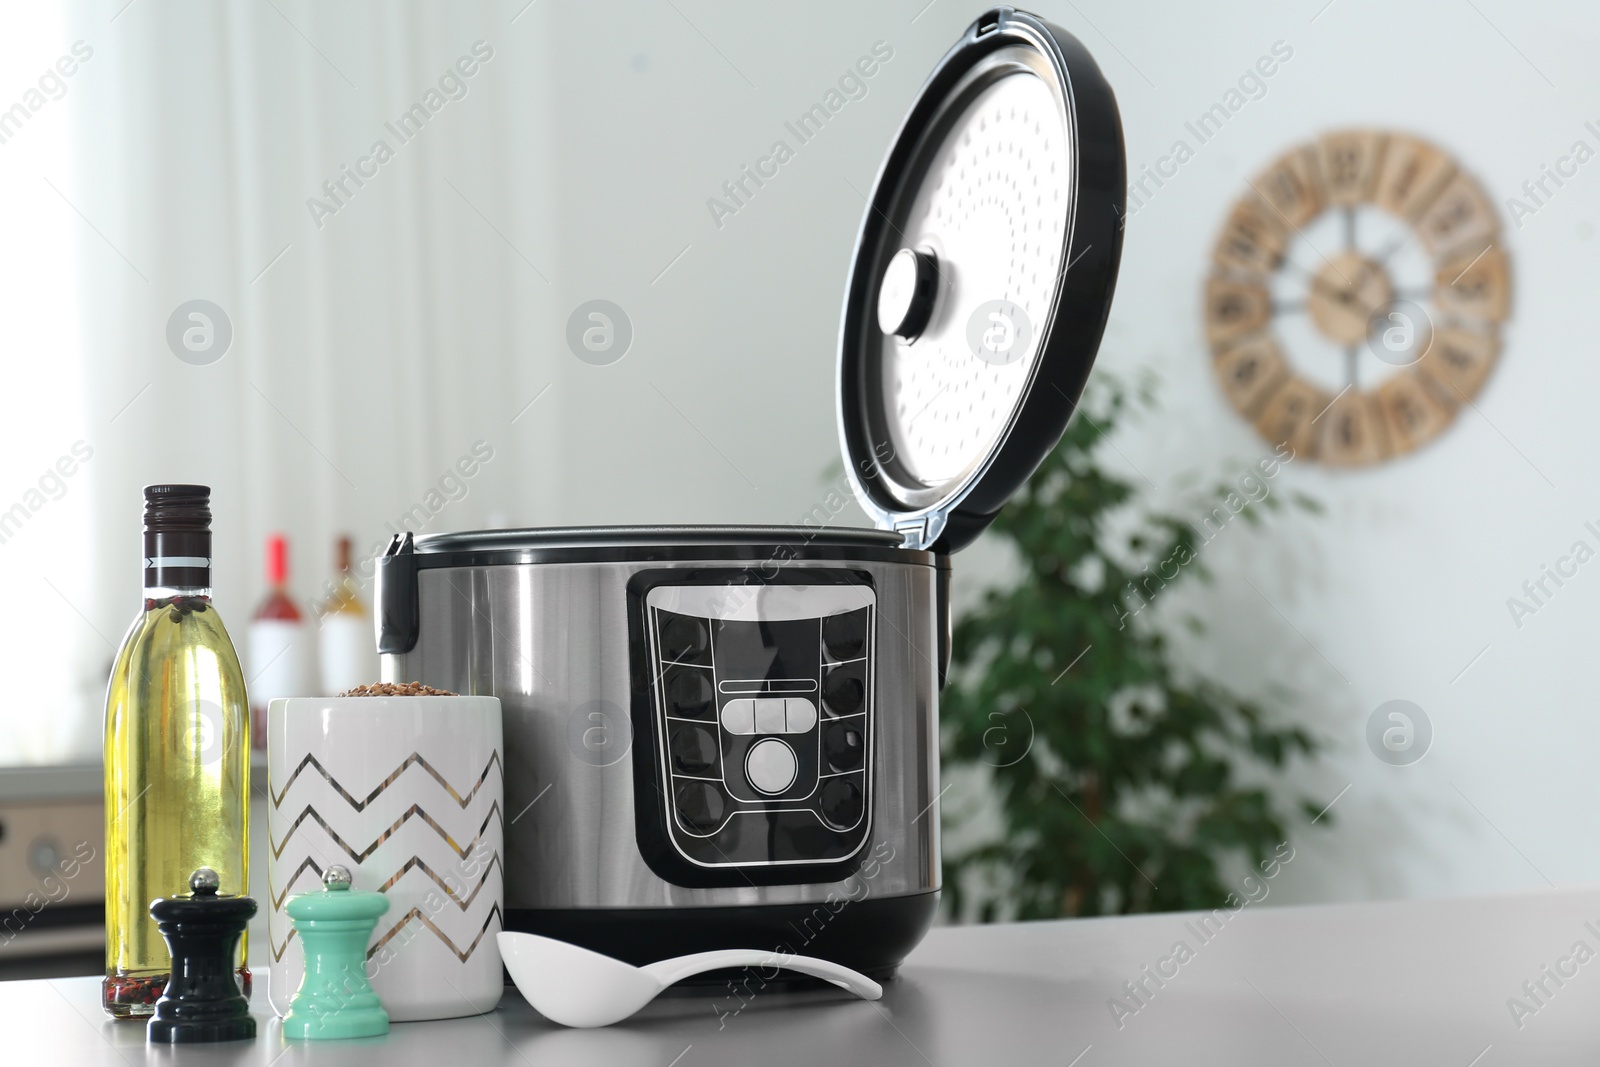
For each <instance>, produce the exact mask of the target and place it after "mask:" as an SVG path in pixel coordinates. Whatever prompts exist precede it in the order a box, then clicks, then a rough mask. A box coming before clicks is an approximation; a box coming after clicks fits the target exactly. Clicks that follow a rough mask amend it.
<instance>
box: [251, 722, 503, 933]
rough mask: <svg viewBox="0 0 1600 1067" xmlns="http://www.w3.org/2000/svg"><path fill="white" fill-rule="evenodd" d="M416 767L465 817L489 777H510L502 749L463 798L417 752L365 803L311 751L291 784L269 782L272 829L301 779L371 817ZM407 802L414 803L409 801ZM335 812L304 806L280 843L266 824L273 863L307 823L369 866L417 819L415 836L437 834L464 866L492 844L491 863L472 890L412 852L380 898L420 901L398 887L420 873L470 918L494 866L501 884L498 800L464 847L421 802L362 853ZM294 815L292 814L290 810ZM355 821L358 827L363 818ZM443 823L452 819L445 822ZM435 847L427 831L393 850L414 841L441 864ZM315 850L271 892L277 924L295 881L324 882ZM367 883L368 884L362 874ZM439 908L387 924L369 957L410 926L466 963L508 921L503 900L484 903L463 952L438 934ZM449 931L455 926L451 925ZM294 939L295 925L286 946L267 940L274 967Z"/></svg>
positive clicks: (320, 855)
mask: <svg viewBox="0 0 1600 1067" xmlns="http://www.w3.org/2000/svg"><path fill="white" fill-rule="evenodd" d="M402 751H403V750H402ZM412 767H417V768H419V769H420V771H421V772H422V773H424V774H426V775H428V776H429V777H431V778H432V779H433V780H434V781H435V782H437V783H438V785H439V786H440V788H442V789H443V790H444V792H445V794H446V795H448V796H449V797H450V799H451V800H453V801H454V802H455V804H456V805H457V806H458V808H459V810H461V811H463V812H464V811H466V810H467V808H468V807H469V806H470V805H471V804H472V803H473V801H474V800H476V799H477V798H478V797H479V796H480V794H482V793H483V791H484V788H485V786H486V784H487V783H488V780H489V775H490V773H491V772H494V771H498V772H499V774H500V775H501V778H502V780H503V779H504V776H505V765H504V762H503V761H502V759H501V757H500V753H499V751H494V752H492V753H491V754H490V756H489V760H488V762H487V763H485V764H484V767H483V771H482V773H480V774H479V775H478V777H477V780H476V781H475V782H473V783H472V786H471V788H470V789H468V790H466V792H465V793H463V792H461V791H459V790H457V789H456V788H455V787H454V786H453V785H452V784H451V783H450V782H449V780H448V779H446V778H445V776H444V775H442V774H440V773H439V771H438V770H437V769H436V768H435V767H434V766H433V765H432V764H430V763H429V762H428V760H427V759H426V758H425V757H424V756H422V755H421V753H419V752H412V753H411V755H409V756H407V757H406V758H405V759H404V760H402V761H401V762H400V764H399V766H397V767H396V768H395V769H394V770H393V771H392V772H391V773H390V774H389V775H388V776H387V777H386V778H384V779H383V781H381V782H379V783H378V785H377V786H376V788H374V789H373V790H372V791H371V792H370V793H367V794H366V795H365V796H364V797H357V796H356V795H355V794H353V793H352V792H351V791H350V790H348V789H346V788H345V787H344V785H343V783H341V782H340V781H339V780H338V779H337V778H336V777H335V776H334V775H333V774H331V773H329V771H328V769H327V768H326V767H325V766H323V764H322V763H321V761H319V760H318V759H317V757H316V756H315V755H314V754H311V753H307V754H306V755H305V756H304V757H303V758H302V759H301V760H300V762H299V764H298V765H297V766H296V767H295V768H294V770H293V772H292V773H290V775H289V777H288V779H287V781H285V782H284V783H283V786H282V788H281V789H279V788H275V787H276V785H277V783H276V782H269V783H268V789H267V798H268V800H269V802H270V803H271V805H272V811H273V816H274V817H273V820H272V823H273V824H277V825H283V824H282V823H279V822H278V818H279V816H280V815H282V816H286V815H287V811H285V810H284V802H285V800H286V798H287V797H288V795H289V793H290V792H291V791H292V790H293V788H294V785H295V783H296V782H297V781H299V780H300V779H301V777H302V775H304V776H305V777H306V778H307V779H309V780H311V781H314V780H315V777H320V778H321V779H322V780H323V781H324V782H326V783H327V784H328V786H329V787H331V788H332V789H333V791H334V792H336V793H338V794H339V796H340V797H341V798H343V800H344V802H345V803H346V804H348V805H349V807H350V810H352V811H353V812H355V813H356V815H362V814H363V813H367V812H368V810H369V809H370V808H371V806H372V805H373V803H374V802H375V801H377V800H378V799H379V798H381V797H383V796H385V795H386V794H387V793H389V792H390V791H391V790H392V789H396V788H397V787H396V783H397V782H399V781H400V779H401V776H402V775H404V774H405V773H406V772H407V771H409V770H410V769H411V768H412ZM308 771H309V772H311V773H309V774H307V773H306V772H308ZM313 776H315V777H313ZM416 786H421V783H420V782H417V783H416ZM416 786H414V787H413V788H415V787H416ZM398 788H399V789H400V790H402V791H403V790H404V789H405V786H403V785H401V786H399V787H398ZM422 788H426V787H422ZM400 795H402V796H404V795H405V794H404V792H401V793H400ZM407 799H409V797H407ZM402 802H403V801H402ZM436 802H437V803H439V804H443V799H442V798H438V799H437V801H436ZM334 808H335V809H338V810H328V809H324V810H328V815H329V818H324V816H323V812H322V811H319V810H318V808H317V806H316V805H315V804H306V805H305V806H304V807H303V808H302V809H301V811H300V813H299V814H298V815H297V816H295V818H294V820H293V822H291V823H288V824H287V829H286V830H285V831H284V835H283V838H282V839H281V840H278V841H274V840H273V836H272V833H271V826H270V825H269V830H268V837H267V843H268V845H269V846H270V847H271V850H272V857H273V859H274V860H275V861H276V860H281V859H283V857H284V855H285V853H286V852H287V851H288V850H289V847H290V845H291V843H292V842H293V841H294V837H295V834H297V833H299V832H301V829H302V827H305V829H306V832H308V833H309V832H310V827H309V826H306V824H307V823H315V824H316V825H318V826H320V827H322V830H323V832H324V833H326V834H327V836H328V838H329V839H330V840H332V842H333V843H334V844H335V845H337V846H338V849H339V850H341V851H342V852H343V854H344V856H347V857H349V859H350V860H351V861H353V862H354V863H355V864H362V863H365V862H366V861H367V860H369V859H370V858H371V857H372V855H373V854H374V853H375V852H377V850H378V849H379V848H380V847H381V846H382V845H383V844H384V843H385V842H387V841H389V840H390V839H391V838H393V837H394V836H395V835H396V834H398V833H400V832H401V831H402V830H403V829H404V828H405V826H406V824H407V823H410V822H413V821H415V822H417V823H419V824H421V825H419V826H418V830H421V826H426V827H427V828H428V829H429V830H431V831H432V832H433V834H437V835H438V838H439V840H440V841H441V842H442V843H443V845H444V846H446V847H448V848H449V849H450V851H451V852H453V853H454V854H455V856H456V857H457V858H459V859H461V860H465V859H466V858H467V857H468V856H470V855H472V854H473V853H474V852H475V851H476V850H478V849H480V848H487V847H488V846H489V845H491V844H492V845H493V846H494V851H493V854H492V855H491V857H490V859H489V863H488V866H487V867H486V868H485V869H484V870H483V872H482V874H481V875H480V876H479V878H478V881H477V883H476V884H475V885H473V884H471V883H470V882H467V881H466V880H464V879H463V880H461V881H460V883H459V884H458V885H457V886H454V887H453V886H452V885H451V884H450V883H449V882H448V881H446V879H445V878H444V877H441V876H440V874H439V871H438V870H435V868H434V867H432V866H430V865H429V863H428V861H427V860H426V859H424V858H423V856H422V855H417V854H414V855H412V856H411V857H410V858H409V859H407V860H406V861H405V862H404V863H403V864H402V865H401V866H400V867H399V868H398V869H397V870H395V871H394V873H393V874H391V875H390V876H389V877H388V878H387V879H386V880H385V881H384V882H383V884H382V885H381V886H379V887H378V891H379V892H382V893H390V892H391V890H393V891H395V892H397V893H399V894H400V895H402V896H403V897H404V898H406V900H407V902H409V901H410V900H416V899H417V895H418V893H419V892H420V890H421V889H422V888H423V887H422V886H421V885H418V886H415V887H412V888H407V887H406V886H401V887H400V889H398V890H396V889H395V887H396V886H397V885H400V882H401V880H402V879H403V878H405V877H406V876H407V875H408V874H410V873H411V872H412V871H416V872H418V877H424V878H427V879H428V880H430V881H432V882H433V884H434V885H436V886H437V887H438V888H439V889H440V890H441V891H442V892H443V894H444V895H445V896H446V897H447V898H449V900H450V901H451V902H452V903H453V904H455V905H456V907H457V908H458V909H460V912H461V913H462V914H463V916H466V915H467V913H468V911H469V909H470V908H471V907H472V906H473V905H474V904H475V903H476V902H477V900H478V899H479V898H480V897H481V896H482V895H483V889H484V886H485V885H487V884H488V882H489V880H490V877H491V876H493V875H494V874H495V868H497V867H498V868H499V876H500V877H501V878H502V879H503V878H504V876H505V865H504V863H503V861H502V859H501V856H500V839H501V836H502V833H503V828H504V824H505V815H504V812H503V810H502V808H501V802H500V800H499V798H498V797H496V798H495V799H494V800H493V801H492V802H491V803H490V804H489V807H488V811H487V813H486V814H485V815H484V818H483V822H482V823H481V824H480V825H479V826H478V828H477V832H476V834H475V835H474V836H473V838H472V840H471V841H468V842H466V844H464V845H463V844H461V843H459V842H458V841H457V840H456V839H455V838H454V837H453V836H452V835H451V833H450V831H448V830H446V829H445V828H444V826H443V825H441V824H440V821H439V820H438V819H436V818H434V816H433V815H432V814H430V813H429V811H428V809H427V808H426V807H425V806H424V805H423V804H421V803H414V804H411V805H410V806H409V807H408V808H406V810H405V811H404V813H403V814H401V815H400V817H399V818H398V819H396V820H395V821H394V822H393V823H392V824H391V825H390V826H388V827H387V828H386V829H384V830H383V831H382V832H381V833H380V834H378V836H377V838H376V839H375V840H373V841H372V842H371V843H370V844H368V845H366V846H365V847H360V842H359V840H358V841H356V842H354V843H352V842H351V841H349V840H346V838H345V837H344V836H342V835H341V834H340V833H339V832H338V831H336V830H335V829H334V828H333V824H334V823H341V822H349V821H351V817H350V816H341V815H340V814H339V813H340V812H341V811H343V810H344V809H342V808H340V807H339V806H338V805H334ZM289 810H293V809H292V808H290V809H289ZM433 810H434V811H435V812H438V813H439V815H440V816H441V817H443V816H448V815H449V813H450V809H449V807H448V806H446V807H445V808H444V809H443V810H440V809H439V808H434V809H433ZM480 810H482V809H480ZM495 819H499V820H500V823H501V829H499V830H496V831H494V832H493V833H491V832H490V827H491V825H493V821H494V820H495ZM354 821H355V822H357V823H359V822H360V821H361V820H354ZM445 821H450V820H449V819H448V818H447V819H446V820H445ZM350 829H351V828H350V827H349V826H347V827H346V833H350ZM356 832H358V833H363V835H364V834H365V833H370V832H371V830H370V828H361V829H357V830H356ZM431 841H432V836H431V835H429V834H428V833H427V832H426V831H423V837H422V840H421V841H418V840H417V839H416V838H415V837H412V838H402V839H401V840H400V841H397V842H396V844H400V843H401V842H413V843H415V844H416V845H417V846H418V847H419V851H420V852H422V853H426V854H427V855H428V856H430V857H432V858H433V859H434V862H435V863H439V862H440V859H439V856H440V854H439V853H438V852H437V851H436V849H437V847H438V846H434V845H431V844H429V842H431ZM304 847H306V846H305V843H303V844H302V848H304ZM317 852H318V854H317V855H306V856H305V857H304V858H303V859H301V860H300V862H299V865H298V866H297V867H296V868H295V870H294V873H293V874H291V875H290V876H289V878H288V880H287V881H286V882H284V883H283V884H282V889H281V891H280V892H276V893H275V892H273V888H274V887H272V886H269V888H268V897H269V898H270V900H271V902H272V909H273V913H274V916H275V917H276V918H281V917H282V911H283V906H284V904H285V902H286V901H287V900H288V898H289V896H290V893H291V889H290V887H292V886H293V885H294V884H295V883H296V881H298V880H300V879H301V878H302V877H303V876H304V875H305V874H306V872H307V871H308V870H309V871H312V872H314V873H315V875H316V876H317V878H318V879H320V878H321V876H322V874H323V870H324V865H323V862H319V860H321V861H327V860H328V856H327V855H326V854H325V853H324V852H323V851H322V850H321V849H318V850H317ZM291 855H292V854H291ZM448 866H450V864H449V862H448V861H445V867H448ZM440 869H441V870H442V869H445V868H444V867H441V868H440ZM363 877H364V878H365V876H363ZM490 896H491V897H492V896H494V894H491V895H490ZM435 903H436V902H435V901H433V900H429V901H428V904H429V905H430V908H428V909H424V908H422V907H417V906H413V907H411V908H410V909H409V910H408V911H407V912H406V913H405V914H404V915H402V916H400V918H399V920H398V921H397V922H395V923H394V924H393V925H392V926H390V927H389V928H388V930H386V931H384V932H383V934H382V936H381V937H379V938H378V939H377V940H376V941H375V942H374V943H373V944H372V946H371V948H369V949H368V951H367V958H368V959H371V958H372V957H373V955H374V954H375V953H377V952H378V951H379V950H381V949H383V948H384V947H385V946H386V945H388V944H389V943H390V942H391V941H393V940H394V939H395V938H396V937H399V936H400V935H401V932H402V930H404V929H405V928H406V927H407V926H408V925H411V924H413V923H414V924H416V925H418V926H420V927H424V928H426V929H427V930H428V931H430V932H431V933H432V934H433V936H434V937H437V938H438V939H439V941H440V942H441V943H443V944H444V945H445V947H446V948H448V949H449V950H450V952H451V953H452V954H453V955H454V956H455V957H456V959H458V960H460V961H461V962H462V963H463V964H464V963H466V962H467V961H468V960H469V959H471V958H472V956H473V954H474V953H475V952H476V951H477V948H478V946H479V944H481V943H482V941H483V938H484V935H485V934H486V933H488V932H489V931H490V930H491V929H494V928H499V927H503V926H504V917H503V914H502V912H501V905H500V902H499V901H498V900H496V899H485V903H486V904H487V905H488V911H487V913H486V915H485V917H484V920H483V925H482V926H481V927H480V928H479V930H478V933H477V936H475V937H474V938H473V939H472V941H471V943H470V944H466V945H465V946H464V947H463V946H461V945H458V944H457V943H456V942H455V941H454V940H452V938H451V937H450V935H448V934H447V933H445V932H444V930H443V929H441V928H440V926H439V924H437V923H435V922H434V914H433V912H436V911H437V909H436V908H433V907H432V905H434V904H435ZM439 906H440V907H442V906H443V905H442V903H439ZM466 921H468V922H470V921H471V920H470V919H467V920H466ZM446 925H451V924H448V923H447V924H446ZM469 929H470V927H469ZM417 932H420V931H417ZM295 936H296V931H295V930H294V929H293V928H292V926H291V927H290V929H289V931H288V936H287V937H285V938H284V940H283V943H282V944H281V945H280V944H275V943H273V942H272V940H271V939H269V940H268V950H269V952H270V954H271V958H272V961H273V963H275V964H276V963H281V962H282V961H283V958H284V954H285V953H286V952H288V949H289V943H290V942H291V941H293V940H294V938H295ZM401 943H402V944H403V943H404V941H403V940H402V942H401Z"/></svg>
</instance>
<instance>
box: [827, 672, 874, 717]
mask: <svg viewBox="0 0 1600 1067" xmlns="http://www.w3.org/2000/svg"><path fill="white" fill-rule="evenodd" d="M865 694H866V687H865V686H863V685H862V684H861V666H860V664H854V665H852V666H849V667H840V668H838V669H837V670H833V671H829V672H828V676H827V677H826V678H824V679H823V680H822V699H823V702H824V703H825V704H826V705H827V708H828V711H829V712H830V713H831V714H834V715H853V714H854V713H856V712H858V711H860V710H861V698H862V696H864V695H865Z"/></svg>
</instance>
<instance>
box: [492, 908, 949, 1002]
mask: <svg viewBox="0 0 1600 1067" xmlns="http://www.w3.org/2000/svg"><path fill="white" fill-rule="evenodd" d="M835 909H837V910H835ZM938 910H939V893H938V891H937V890H936V891H934V892H932V893H918V894H915V895H912V896H903V897H866V898H864V899H862V900H857V901H850V900H844V899H842V898H841V899H839V900H837V901H835V902H834V904H833V905H832V906H830V905H827V904H760V905H747V906H738V907H724V908H550V909H537V910H534V909H525V908H513V909H511V910H510V911H507V912H506V927H505V928H506V929H507V930H525V931H527V932H529V933H534V934H543V935H544V936H546V937H554V938H559V939H560V940H562V941H570V942H571V943H573V944H575V945H582V946H584V947H585V948H589V949H593V950H594V951H596V952H600V953H604V954H605V955H607V956H611V957H613V958H614V959H619V960H623V961H625V962H627V963H631V964H634V965H635V966H643V965H644V964H647V963H654V962H656V961H657V960H664V959H670V958H672V957H674V956H687V955H689V954H690V953H692V952H706V951H709V950H711V949H720V948H758V949H767V948H770V949H781V950H782V951H783V952H785V953H788V954H792V955H797V956H817V957H819V958H821V959H825V960H832V961H833V962H834V963H842V964H844V965H845V966H846V967H852V968H854V969H855V970H858V971H860V972H862V973H863V974H865V975H867V976H869V977H871V978H873V979H876V980H878V981H882V980H884V979H887V978H891V977H893V976H894V970H895V968H896V967H898V966H899V965H900V961H901V960H903V959H905V958H906V956H907V954H909V953H910V952H911V950H912V949H913V948H915V947H916V946H917V942H919V941H921V940H922V938H923V935H925V934H926V933H927V932H928V928H929V927H931V926H932V925H933V918H934V915H935V913H936V912H937V911H938ZM726 980H727V977H726V975H725V974H720V973H719V974H712V975H703V976H701V978H700V981H701V982H702V983H709V984H715V985H721V984H723V983H724V982H726ZM690 981H694V979H691V980H690ZM807 984H809V983H807Z"/></svg>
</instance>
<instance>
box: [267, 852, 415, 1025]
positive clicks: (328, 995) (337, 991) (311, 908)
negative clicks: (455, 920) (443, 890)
mask: <svg viewBox="0 0 1600 1067" xmlns="http://www.w3.org/2000/svg"><path fill="white" fill-rule="evenodd" d="M322 886H323V888H322V891H321V892H320V893H302V894H300V895H299V896H297V897H291V898H290V899H289V903H288V904H287V905H285V907H284V910H285V911H287V912H288V913H289V919H290V921H291V922H292V923H293V924H294V929H295V932H296V933H298V934H299V935H300V943H301V945H302V946H304V949H305V957H306V974H305V977H304V978H302V979H301V980H300V988H299V989H298V990H297V991H296V992H295V995H294V999H293V1000H291V1001H290V1002H289V1014H288V1015H286V1016H284V1019H283V1036H284V1037H289V1038H301V1039H306V1040H317V1039H321V1038H338V1037H377V1036H379V1035H381V1034H386V1033H388V1032H389V1013H388V1012H386V1011H384V1010H383V1002H382V1001H381V1000H379V999H378V994H376V993H374V992H373V991H372V986H371V984H370V983H368V981H367V970H366V963H367V942H368V941H369V940H370V939H371V938H372V929H373V927H374V926H375V925H377V922H378V916H380V915H382V914H383V913H384V912H386V911H388V910H389V898H388V897H386V896H384V895H383V894H382V893H368V892H362V891H359V890H353V889H351V888H350V871H349V870H348V869H347V868H345V867H340V866H338V865H337V864H335V865H334V866H331V867H329V868H328V869H327V870H326V871H324V872H323V874H322Z"/></svg>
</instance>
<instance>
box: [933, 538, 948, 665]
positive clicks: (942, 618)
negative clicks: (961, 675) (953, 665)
mask: <svg viewBox="0 0 1600 1067" xmlns="http://www.w3.org/2000/svg"><path fill="white" fill-rule="evenodd" d="M933 568H934V569H933V624H934V626H935V627H936V628H937V629H938V631H939V637H938V648H937V651H936V660H937V662H938V665H939V689H940V691H941V692H942V691H943V690H944V680H945V676H946V675H948V674H949V673H950V556H949V553H946V552H939V553H937V554H935V555H934V557H933Z"/></svg>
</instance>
